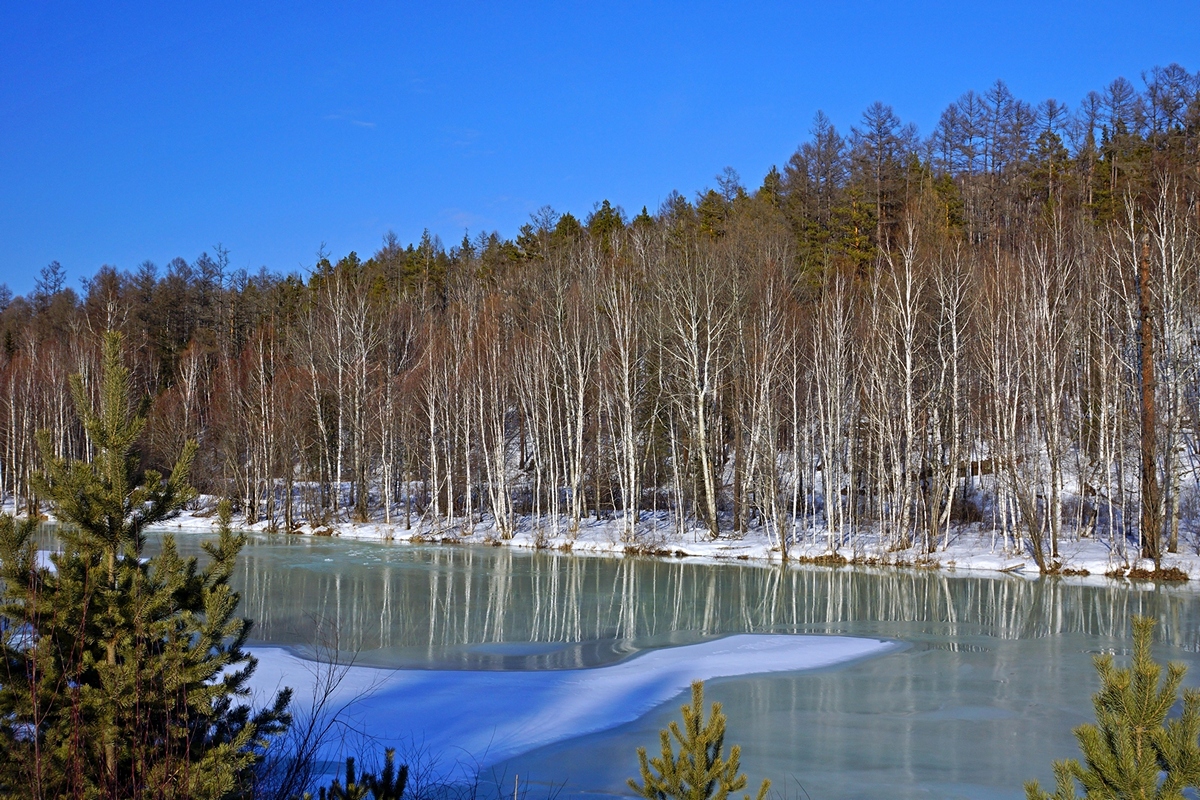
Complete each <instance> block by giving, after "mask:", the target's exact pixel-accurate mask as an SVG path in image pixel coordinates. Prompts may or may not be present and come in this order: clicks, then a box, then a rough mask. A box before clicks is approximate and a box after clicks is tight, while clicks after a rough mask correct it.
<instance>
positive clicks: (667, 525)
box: [167, 502, 1200, 580]
mask: <svg viewBox="0 0 1200 800" xmlns="http://www.w3.org/2000/svg"><path fill="white" fill-rule="evenodd" d="M197 505H198V508H196V509H195V510H191V511H186V512H184V513H183V514H181V515H180V516H179V517H177V518H176V519H174V520H172V521H171V522H170V523H169V525H168V526H167V527H169V528H173V529H177V530H187V531H197V532H201V531H208V530H212V529H213V528H214V527H215V525H216V519H215V514H214V507H215V503H214V502H201V503H199V504H197ZM240 527H242V528H244V529H246V530H253V531H258V532H266V531H268V530H269V526H268V523H266V522H265V521H260V522H257V523H255V524H250V525H246V524H244V523H243V524H242V525H241V526H240ZM288 535H297V536H337V537H342V538H353V539H362V540H368V541H388V542H397V543H412V544H429V543H438V544H475V545H492V546H497V547H517V548H523V549H532V550H551V549H552V550H559V551H563V552H573V553H579V554H594V555H609V556H622V555H634V556H653V557H662V558H680V559H699V560H704V561H714V562H720V561H731V560H736V561H751V562H759V563H776V564H778V563H780V561H781V556H780V550H779V546H778V543H777V541H776V540H775V538H774V537H773V536H768V535H767V533H766V532H764V531H763V529H761V528H752V529H751V530H750V531H748V532H746V533H745V534H744V535H743V534H737V535H734V534H733V533H732V532H727V533H723V534H722V535H721V537H720V538H717V539H715V540H714V539H711V538H710V537H709V535H708V532H707V531H706V530H704V529H702V528H699V527H696V528H691V529H689V530H686V531H684V532H683V533H682V534H681V533H680V532H679V531H678V530H677V528H676V525H675V520H674V519H673V518H672V517H671V516H670V515H669V514H666V513H660V514H657V515H654V514H643V515H642V520H641V521H640V522H639V524H638V526H637V529H636V532H635V535H634V536H633V537H625V536H623V525H622V522H621V520H620V519H599V520H597V519H595V518H594V517H592V518H586V519H584V520H582V521H581V522H580V525H579V527H578V529H577V530H571V526H570V520H566V519H563V520H561V521H559V523H558V524H557V525H553V524H551V522H550V521H547V520H540V521H539V522H538V524H534V520H533V519H532V518H528V517H526V518H523V519H521V520H519V522H518V524H517V530H516V531H515V532H514V533H513V535H512V536H511V537H509V538H503V537H501V536H500V535H499V532H498V531H497V529H496V528H495V526H494V525H492V524H491V523H490V521H486V520H485V521H484V522H477V523H475V524H474V525H471V524H469V523H467V522H466V521H465V520H454V521H453V522H451V523H447V522H446V521H444V520H442V521H440V522H439V523H438V524H429V523H428V522H426V521H424V520H422V519H418V518H414V519H412V520H410V521H409V522H408V524H406V521H405V520H404V519H398V520H393V521H391V522H387V521H372V522H354V521H350V520H343V521H339V522H336V523H332V524H328V525H318V526H314V525H311V524H302V525H300V526H298V527H297V528H295V529H294V530H293V531H292V532H291V533H290V534H288ZM1181 538H1182V537H1181ZM1196 550H1197V547H1196V543H1194V542H1191V541H1188V542H1186V543H1185V542H1183V541H1181V542H1180V548H1179V551H1180V552H1178V553H1169V554H1167V555H1166V556H1165V557H1164V558H1163V560H1162V570H1161V572H1159V573H1155V570H1154V564H1153V562H1152V561H1150V560H1148V559H1141V558H1139V557H1138V552H1137V547H1136V544H1135V543H1133V542H1130V543H1129V545H1128V547H1126V548H1124V549H1123V550H1122V549H1119V548H1115V547H1112V546H1110V543H1109V542H1105V541H1101V540H1098V539H1096V538H1093V537H1083V536H1078V535H1075V534H1074V533H1070V534H1068V535H1067V536H1064V537H1063V539H1062V540H1060V542H1059V558H1058V560H1057V562H1056V563H1057V569H1056V572H1057V573H1058V574H1062V575H1069V576H1092V577H1105V576H1107V577H1112V578H1133V579H1143V580H1155V579H1164V580H1200V554H1197V552H1196ZM788 560H789V562H792V563H796V564H805V563H807V564H813V563H816V564H828V565H840V564H846V565H851V564H857V565H871V566H896V567H912V568H920V569H943V570H952V571H957V570H967V571H981V572H991V573H1012V574H1023V575H1030V576H1036V575H1037V574H1038V567H1037V563H1036V562H1035V560H1034V559H1033V557H1032V555H1031V554H1030V551H1029V549H1028V545H1027V544H1026V546H1025V547H1024V548H1022V547H1019V546H1018V543H1016V542H1014V541H1013V540H1012V538H1011V536H1010V537H1005V536H1004V535H1003V533H1002V532H1001V531H998V530H994V529H993V528H992V527H991V526H990V525H987V524H984V523H973V524H968V525H958V526H955V527H953V528H952V529H951V531H950V534H949V536H948V537H939V540H938V541H937V543H936V547H935V548H934V549H933V550H932V551H930V550H929V549H928V548H927V547H925V546H923V543H918V544H913V545H912V546H910V547H907V548H896V547H894V546H892V545H891V544H890V543H889V542H887V541H885V540H884V539H883V537H881V536H880V535H879V534H878V532H877V531H875V530H872V529H870V528H859V529H856V531H855V532H854V534H853V535H849V534H845V535H843V537H841V540H840V541H839V540H838V538H837V537H831V536H830V535H829V534H828V532H827V531H826V530H825V529H824V528H817V527H812V528H808V529H801V530H798V531H797V533H796V534H795V536H794V538H793V541H792V542H791V544H790V545H789V548H788Z"/></svg>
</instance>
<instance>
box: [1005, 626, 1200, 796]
mask: <svg viewBox="0 0 1200 800" xmlns="http://www.w3.org/2000/svg"><path fill="white" fill-rule="evenodd" d="M1153 632H1154V620H1152V619H1149V618H1146V617H1134V618H1133V663H1132V664H1131V665H1130V666H1129V668H1128V669H1118V668H1116V667H1115V666H1113V657H1112V656H1111V655H1101V656H1096V658H1095V665H1096V672H1098V673H1099V675H1100V691H1098V692H1097V693H1096V694H1095V695H1094V696H1093V697H1092V703H1093V705H1094V706H1095V708H1096V724H1094V725H1091V724H1085V725H1080V726H1079V727H1077V728H1076V729H1075V731H1074V733H1075V738H1076V739H1078V740H1079V749H1080V750H1081V751H1083V757H1084V762H1085V764H1080V763H1079V762H1078V761H1077V760H1075V759H1068V760H1065V761H1056V762H1055V763H1054V777H1055V782H1056V786H1055V792H1054V794H1052V795H1051V794H1047V793H1046V792H1044V791H1042V789H1041V787H1040V786H1038V783H1037V781H1030V782H1029V783H1027V784H1025V796H1026V797H1027V798H1029V800H1074V799H1075V798H1078V797H1079V796H1078V795H1077V794H1076V793H1075V785H1076V783H1078V785H1079V786H1081V787H1083V790H1084V795H1083V796H1084V797H1085V798H1090V799H1094V800H1109V799H1110V798H1112V799H1114V800H1115V799H1116V798H1130V800H1133V799H1135V798H1136V800H1150V799H1151V798H1160V799H1161V800H1167V798H1180V799H1181V798H1183V797H1184V794H1183V790H1184V789H1187V788H1192V789H1200V691H1198V690H1196V689H1185V690H1184V691H1183V709H1182V713H1181V714H1180V716H1178V717H1176V718H1174V719H1172V720H1170V721H1169V722H1168V721H1167V714H1168V712H1170V710H1171V708H1172V707H1173V706H1174V705H1175V704H1176V702H1177V701H1178V700H1179V686H1180V683H1181V682H1182V681H1183V676H1184V674H1185V673H1186V672H1187V667H1185V666H1184V665H1183V664H1180V663H1175V662H1173V663H1170V664H1168V665H1167V674H1166V677H1165V678H1163V676H1162V667H1161V666H1160V665H1159V664H1157V663H1156V662H1155V661H1154V659H1153V657H1151V655H1150V642H1151V639H1152V638H1153ZM1160 678H1161V681H1160Z"/></svg>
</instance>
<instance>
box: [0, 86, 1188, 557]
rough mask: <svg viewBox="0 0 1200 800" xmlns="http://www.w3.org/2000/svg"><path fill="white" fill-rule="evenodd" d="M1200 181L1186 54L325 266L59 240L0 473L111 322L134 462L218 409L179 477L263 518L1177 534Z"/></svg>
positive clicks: (91, 362)
mask: <svg viewBox="0 0 1200 800" xmlns="http://www.w3.org/2000/svg"><path fill="white" fill-rule="evenodd" d="M1198 190H1200V75H1193V74H1191V73H1189V72H1187V71H1186V70H1185V69H1183V68H1181V67H1179V66H1177V65H1172V66H1170V67H1166V68H1156V69H1154V70H1151V71H1149V72H1147V73H1146V75H1145V76H1144V79H1143V81H1142V83H1141V84H1140V85H1139V86H1135V85H1134V84H1133V83H1131V82H1129V81H1127V80H1124V79H1119V80H1117V81H1114V82H1113V83H1112V84H1111V85H1110V86H1108V87H1107V88H1105V89H1103V90H1101V91H1097V92H1094V93H1092V94H1089V95H1088V96H1087V97H1086V98H1084V99H1083V101H1082V102H1081V103H1080V104H1079V105H1078V106H1076V107H1074V108H1070V109H1068V108H1067V107H1065V106H1064V105H1062V104H1059V103H1056V102H1055V101H1046V102H1043V103H1040V104H1036V105H1035V104H1032V103H1030V102H1026V101H1024V100H1020V99H1017V98H1016V97H1014V96H1013V95H1012V94H1011V93H1010V92H1009V91H1008V89H1007V88H1006V87H1005V85H1004V84H1003V83H997V84H995V85H994V86H992V87H990V88H988V89H987V90H986V91H983V92H981V93H975V92H968V93H967V94H965V95H963V96H962V97H961V98H960V99H959V100H957V101H956V102H955V103H953V104H952V105H951V106H949V107H948V108H947V109H946V111H945V112H944V113H943V114H942V116H941V119H940V121H939V123H938V125H937V127H936V129H935V130H934V131H933V132H932V133H931V134H930V135H929V136H928V137H926V138H921V137H920V136H918V134H917V132H916V131H915V129H914V128H913V127H912V126H910V125H905V124H904V123H903V122H902V121H901V120H900V119H899V118H898V117H897V115H896V113H895V112H894V111H893V110H892V108H890V107H889V106H886V105H883V104H881V103H877V104H875V105H872V106H871V107H870V108H868V109H867V110H866V112H865V113H864V114H863V116H862V119H861V121H860V123H859V124H858V125H857V126H855V127H853V128H852V129H851V130H849V131H844V132H843V131H838V130H836V129H835V128H834V126H833V125H832V124H831V123H830V121H829V120H828V119H826V118H825V117H824V116H823V115H821V114H818V115H817V117H816V119H815V120H814V123H813V127H812V129H811V131H810V136H809V138H808V139H807V140H806V141H805V142H804V143H803V144H801V146H800V147H799V148H798V149H797V150H796V152H795V153H794V154H792V155H791V157H790V158H789V159H788V160H787V161H786V163H784V164H783V166H782V167H781V168H779V169H772V170H771V171H770V172H769V173H768V174H767V175H766V177H765V178H764V179H763V181H762V184H761V186H759V187H757V188H754V187H746V186H743V185H742V183H741V181H740V179H739V177H738V176H737V174H736V173H735V172H734V171H733V170H727V171H726V172H725V173H724V174H723V175H721V176H720V177H719V178H718V179H717V180H716V188H713V189H706V190H704V191H701V192H699V193H697V194H696V195H695V196H693V197H691V198H688V197H685V196H682V195H679V194H677V193H673V194H672V195H670V197H669V199H668V200H667V201H666V202H664V203H663V204H662V206H661V207H660V208H658V209H656V210H653V212H652V213H651V212H650V211H648V210H647V209H642V210H641V212H640V213H637V214H634V215H632V216H630V215H628V214H627V213H626V212H625V211H623V210H622V209H621V208H619V207H615V206H613V205H611V204H610V203H609V202H608V201H604V202H601V203H598V204H597V205H596V206H595V207H594V208H593V209H592V211H591V213H589V214H587V215H582V217H576V216H573V215H572V214H569V213H563V214H559V213H556V212H554V211H553V210H551V209H549V208H546V209H543V210H542V211H540V212H538V213H537V214H535V215H534V216H533V218H532V219H531V220H530V222H529V223H528V224H527V225H525V226H523V227H522V228H521V230H520V231H519V232H518V233H517V235H516V236H515V237H514V238H512V239H506V238H503V237H502V236H500V235H498V234H496V233H491V234H483V235H478V236H474V237H464V238H463V240H462V241H461V242H460V243H458V244H456V245H454V246H452V247H449V248H446V247H444V246H443V245H442V244H441V243H440V242H439V241H438V240H437V239H436V238H434V237H431V236H429V235H426V236H425V237H423V238H422V240H421V241H420V242H419V243H416V244H411V245H407V246H405V245H403V244H402V243H400V242H399V241H397V240H396V238H395V237H393V236H389V237H388V238H387V239H386V240H385V241H384V242H383V243H382V246H381V247H380V248H379V250H378V251H377V252H375V253H374V254H372V255H370V257H363V256H360V255H358V254H355V253H349V254H346V255H337V256H332V255H330V256H327V255H325V254H321V255H320V256H319V258H318V260H317V261H316V263H315V266H314V267H313V269H312V270H311V272H310V273H309V274H307V275H294V274H293V275H280V274H275V273H272V272H270V271H269V270H267V269H264V270H263V271H261V272H259V273H256V274H250V273H246V272H244V271H235V270H231V269H230V268H229V263H230V262H229V255H228V254H227V253H226V252H225V251H223V250H221V249H219V248H218V249H217V250H216V252H215V253H214V254H212V255H209V254H203V255H200V256H199V257H198V258H196V259H195V260H194V261H191V262H189V261H186V260H184V259H182V258H178V259H175V260H174V261H172V262H171V263H170V264H167V265H165V267H162V268H159V267H156V266H155V265H154V264H150V263H145V264H142V265H141V266H140V267H137V268H136V269H132V270H128V271H120V270H117V269H115V268H112V267H108V266H105V267H101V268H100V269H99V270H98V271H97V272H96V273H95V275H94V276H93V277H92V278H91V279H89V280H87V281H85V282H84V285H83V286H82V287H81V288H80V290H79V291H76V290H74V289H73V288H71V287H68V286H66V285H65V282H64V278H63V270H62V268H61V267H59V266H58V265H57V264H51V265H50V266H48V267H46V268H45V269H44V270H42V273H41V278H40V280H39V282H38V284H37V288H36V290H35V291H34V292H33V293H31V294H30V295H29V296H27V297H18V298H12V297H11V293H9V292H7V291H6V292H4V295H5V296H4V298H3V301H4V304H3V305H4V307H3V312H2V314H0V328H2V330H3V348H2V352H0V484H2V487H3V491H4V494H5V497H6V498H7V499H8V500H9V501H11V502H15V503H16V504H17V506H18V507H20V508H23V509H29V510H32V509H33V508H34V505H35V503H36V500H37V499H36V498H35V497H33V496H32V493H31V488H30V477H31V475H32V474H33V473H34V472H35V471H37V470H38V469H39V468H40V466H39V463H38V461H39V456H38V454H37V448H36V445H35V433H36V432H37V431H38V430H42V429H45V430H47V431H49V436H50V441H51V442H52V447H53V448H54V449H55V451H56V453H57V454H58V455H60V456H65V455H68V454H72V455H83V454H84V453H85V451H86V449H87V447H88V444H87V442H86V441H85V437H84V434H83V431H82V428H81V427H80V424H79V422H78V420H77V419H76V417H75V415H74V411H73V410H72V409H73V405H72V402H71V398H70V396H69V387H68V381H67V377H68V376H69V375H70V374H72V373H74V372H82V373H83V375H84V376H85V384H87V385H89V386H91V387H92V390H93V391H94V389H95V377H96V375H97V369H98V368H97V364H98V359H99V350H100V343H101V339H102V334H103V332H104V331H105V330H106V329H108V328H115V329H118V330H120V331H122V332H123V333H124V337H125V338H124V341H125V343H126V346H127V349H128V352H127V361H128V363H130V364H131V365H133V366H134V369H135V380H136V381H137V383H138V385H139V386H140V387H141V388H142V389H143V390H144V391H145V392H146V393H147V395H149V396H151V397H153V398H155V402H154V405H153V411H152V418H151V422H150V425H149V428H148V430H147V433H146V434H145V435H146V438H147V445H148V452H149V453H150V454H151V456H150V457H151V458H157V459H159V460H161V461H170V460H172V459H173V458H174V454H176V453H178V452H179V449H180V446H181V444H182V442H183V441H184V440H185V439H189V438H194V439H197V440H198V441H199V444H200V451H199V456H198V458H197V461H196V464H195V467H194V470H193V480H194V482H195V483H196V485H197V486H198V487H199V488H200V489H201V490H202V491H204V492H207V493H211V494H217V495H224V496H227V497H229V498H231V499H232V500H233V501H234V502H235V505H236V507H237V508H238V509H239V510H240V513H241V514H242V515H243V517H244V518H245V519H247V520H249V521H258V520H263V519H266V520H269V521H270V523H271V524H272V525H274V526H278V527H280V528H284V527H291V526H294V525H296V524H298V523H299V522H300V521H301V520H304V521H308V522H311V523H316V524H329V523H336V522H338V521H342V520H366V519H373V520H386V521H388V522H391V523H393V524H396V525H417V524H418V523H420V524H425V525H434V524H437V525H444V526H458V525H462V524H466V523H467V522H468V521H472V520H482V521H485V522H487V523H489V524H492V525H494V529H495V532H496V535H497V536H499V537H506V536H509V535H511V533H512V532H513V531H514V529H515V527H516V526H517V525H518V524H526V523H527V521H528V520H533V521H534V523H535V524H538V525H544V526H545V527H546V529H547V530H551V531H553V532H555V533H556V534H569V532H570V531H571V530H572V529H574V528H575V527H577V526H578V525H579V523H580V521H581V520H582V519H583V518H585V517H586V516H588V515H600V516H609V517H611V518H612V519H614V520H615V521H616V522H615V524H616V525H619V527H620V530H621V531H622V532H623V535H624V537H625V539H626V541H629V542H631V543H632V542H634V541H636V540H637V538H638V537H639V535H640V532H639V527H638V520H639V518H640V517H639V514H640V513H641V512H655V511H657V512H665V513H669V514H670V515H671V518H672V519H674V520H675V523H676V525H677V526H678V528H679V529H681V530H682V529H686V528H689V527H692V526H699V527H701V528H703V529H706V530H707V531H708V532H709V533H710V534H711V536H713V537H717V536H736V535H739V534H741V533H743V532H745V531H747V530H750V529H752V528H760V529H763V530H765V532H766V533H767V534H768V535H769V536H770V537H772V539H773V540H774V541H775V542H777V543H779V544H782V545H783V546H784V547H785V548H786V546H787V543H788V537H789V536H791V535H792V534H793V532H794V531H799V533H796V535H803V536H808V537H811V536H820V537H825V538H827V540H828V542H829V544H830V545H831V547H835V548H836V547H837V546H840V545H842V544H844V543H846V542H847V541H848V540H849V538H850V537H851V536H853V535H854V533H853V532H854V531H857V530H862V529H867V528H869V529H872V530H874V531H876V532H878V533H879V534H880V535H882V536H883V537H884V538H885V539H886V540H887V541H889V542H891V543H892V544H894V545H895V546H897V547H899V546H910V545H912V544H919V545H920V546H922V547H925V548H934V547H936V546H937V545H938V543H939V542H941V541H942V539H943V538H944V537H945V536H946V535H947V533H948V531H949V530H950V529H951V528H952V527H953V526H955V525H956V524H959V523H964V522H982V523H985V524H986V525H988V526H996V527H997V528H998V529H999V530H1000V531H1001V533H1002V535H1004V536H1005V537H1011V540H1016V541H1018V542H1019V543H1020V545H1021V546H1023V547H1026V548H1028V550H1029V552H1031V553H1032V556H1033V557H1034V558H1035V559H1036V560H1037V562H1038V565H1039V566H1041V567H1043V568H1052V567H1053V565H1054V563H1055V558H1056V553H1057V546H1058V542H1059V539H1060V537H1067V536H1079V535H1086V536H1098V537H1102V538H1103V539H1105V540H1109V541H1112V542H1117V541H1120V542H1122V543H1126V542H1128V543H1131V544H1130V547H1132V548H1141V551H1142V554H1143V555H1145V556H1146V557H1150V558H1157V557H1158V556H1159V555H1160V554H1161V552H1163V551H1165V550H1168V549H1176V548H1185V547H1186V548H1189V549H1190V548H1193V547H1196V546H1200V542H1197V540H1196V539H1195V535H1196V532H1197V525H1198V524H1200V494H1198V491H1197V474H1198V473H1197V470H1198V463H1200V462H1198V459H1200V447H1198V444H1197V435H1198V433H1200V429H1198V425H1200V387H1198V381H1200V313H1198V312H1200V250H1198V239H1197V237H1198V234H1200V204H1198V202H1197V200H1198V196H1197V192H1198ZM158 466H163V465H162V464H159V465H158ZM1006 540H1010V539H1007V538H1006ZM1122 546H1124V545H1122Z"/></svg>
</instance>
